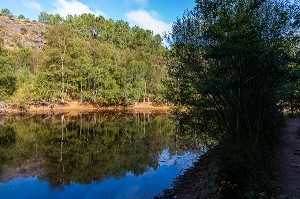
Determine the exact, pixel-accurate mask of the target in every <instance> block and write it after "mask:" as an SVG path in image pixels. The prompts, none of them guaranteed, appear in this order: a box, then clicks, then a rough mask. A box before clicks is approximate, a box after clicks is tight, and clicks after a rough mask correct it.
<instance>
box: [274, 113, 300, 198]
mask: <svg viewBox="0 0 300 199" xmlns="http://www.w3.org/2000/svg"><path fill="white" fill-rule="evenodd" d="M279 164H280V173H279V179H280V180H279V186H280V188H281V192H282V193H283V194H284V195H286V196H288V198H290V199H300V118H290V119H288V120H287V126H286V127H285V128H284V129H283V130H282V132H281V145H280V148H279Z"/></svg>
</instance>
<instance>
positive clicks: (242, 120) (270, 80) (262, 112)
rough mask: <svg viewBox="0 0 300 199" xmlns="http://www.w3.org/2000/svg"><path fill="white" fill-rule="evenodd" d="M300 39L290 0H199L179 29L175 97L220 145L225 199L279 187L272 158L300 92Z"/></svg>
mask: <svg viewBox="0 0 300 199" xmlns="http://www.w3.org/2000/svg"><path fill="white" fill-rule="evenodd" d="M298 34H299V6H298V5H297V4H296V3H290V2H285V1H269V0H262V1H260V0H258V1H252V0H233V1H223V0H217V1H215V0H197V1H196V6H195V8H194V10H192V11H189V12H186V13H185V15H184V16H183V18H182V19H179V20H178V21H177V22H176V23H175V24H174V25H173V31H172V34H171V35H170V36H169V37H168V39H169V43H170V45H171V61H170V64H169V65H170V70H169V73H170V76H171V77H172V79H171V81H170V82H169V84H170V86H169V88H170V89H171V90H170V93H169V94H170V97H169V99H170V100H172V101H173V102H174V103H176V104H178V105H179V106H183V107H185V109H187V110H189V113H194V114H193V115H196V116H197V117H193V121H192V122H193V123H199V124H200V125H197V126H199V127H200V126H201V128H203V129H205V132H207V131H211V133H212V134H213V135H214V137H216V138H217V139H218V140H219V144H218V146H217V147H216V148H215V155H216V156H215V157H216V159H215V164H214V165H213V167H212V169H215V171H217V175H216V176H215V178H214V182H215V183H216V184H217V185H218V188H216V195H219V196H221V198H226V197H228V198H244V197H245V196H246V197H249V198H264V197H266V198H270V197H271V195H267V194H270V193H274V192H275V190H276V189H275V188H274V187H272V186H271V185H272V183H270V180H271V179H272V175H273V174H272V173H271V169H269V168H267V169H266V167H268V166H267V165H268V161H267V158H268V157H270V156H268V155H267V154H272V151H271V147H270V143H272V140H274V138H275V137H276V136H275V133H274V132H275V131H274V128H275V126H276V124H279V122H280V121H281V117H280V107H278V104H279V103H280V102H281V101H285V100H287V99H289V98H291V97H292V96H295V95H297V93H298V91H299V75H297V73H298V74H299V72H297V71H299V57H298V56H299V54H298V53H299V35H298ZM174 96H175V97H174ZM189 122H191V121H189ZM268 191H269V192H268Z"/></svg>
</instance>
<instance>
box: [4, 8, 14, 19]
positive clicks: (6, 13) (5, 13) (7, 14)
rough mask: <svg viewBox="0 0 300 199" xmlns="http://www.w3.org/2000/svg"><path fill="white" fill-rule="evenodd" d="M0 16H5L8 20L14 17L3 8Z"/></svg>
mask: <svg viewBox="0 0 300 199" xmlns="http://www.w3.org/2000/svg"><path fill="white" fill-rule="evenodd" d="M1 15H3V16H5V17H9V18H13V17H14V15H13V14H12V12H11V11H10V10H9V9H7V8H3V9H2V10H1Z"/></svg>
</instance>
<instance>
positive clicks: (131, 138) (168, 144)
mask: <svg viewBox="0 0 300 199" xmlns="http://www.w3.org/2000/svg"><path fill="white" fill-rule="evenodd" d="M2 121H3V122H2V124H1V125H0V183H1V184H0V194H4V195H5V196H6V197H7V198H15V197H18V195H17V194H20V193H21V195H20V196H22V198H24V194H25V195H26V194H30V198H40V197H41V196H43V198H47V197H48V196H49V197H50V198H52V197H54V196H55V198H60V197H62V198H65V197H68V198H69V197H73V196H75V195H74V194H77V195H76V197H79V196H82V197H89V198H90V197H92V198H93V197H94V198H99V196H102V197H104V198H106V197H108V198H124V197H128V198H130V197H133V196H134V197H138V198H139V197H144V196H147V197H151V196H154V195H155V194H158V193H160V191H162V190H163V189H165V188H168V187H170V185H171V181H172V178H174V177H175V176H176V175H178V174H179V173H180V172H181V171H183V170H184V169H185V168H187V167H189V166H191V164H192V162H193V161H195V159H196V158H197V157H198V155H199V148H200V149H201V148H202V149H204V146H203V145H202V143H204V142H201V141H200V140H199V139H195V137H191V136H182V135H178V134H177V133H176V132H177V130H176V125H175V122H174V121H173V120H172V119H171V118H170V116H169V115H168V114H146V113H136V114H134V113H126V112H102V113H94V114H88V115H83V114H79V115H76V116H64V115H58V116H51V117H50V116H46V115H45V116H31V117H14V118H6V119H3V120H2ZM193 149H197V150H193ZM196 151H197V152H196ZM200 151H201V150H200ZM16 187H17V188H18V192H16V191H13V190H14V189H13V188H16ZM24 187H26V189H25V188H24ZM88 187H90V188H88ZM88 189H89V190H92V192H90V191H88V193H89V194H90V195H89V196H87V195H83V194H85V193H87V191H86V190H88ZM32 190H39V194H42V195H37V196H32V193H30V191H32ZM22 193H23V195H22ZM4 195H2V196H4ZM0 197H1V195H0Z"/></svg>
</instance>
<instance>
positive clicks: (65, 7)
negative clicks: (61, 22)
mask: <svg viewBox="0 0 300 199" xmlns="http://www.w3.org/2000/svg"><path fill="white" fill-rule="evenodd" d="M53 5H54V7H55V10H54V13H58V14H60V15H61V16H63V17H65V16H67V15H68V14H71V15H75V14H77V15H80V14H83V13H91V14H94V15H102V16H104V17H107V16H106V14H105V13H104V12H102V11H100V10H94V11H93V10H91V9H90V8H89V7H88V6H87V5H85V4H83V3H81V2H80V1H77V0H71V1H67V0H55V3H54V4H53Z"/></svg>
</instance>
